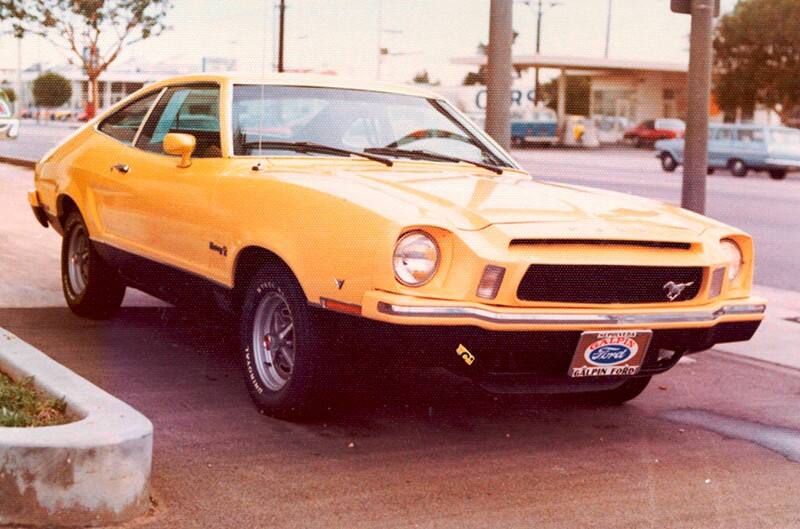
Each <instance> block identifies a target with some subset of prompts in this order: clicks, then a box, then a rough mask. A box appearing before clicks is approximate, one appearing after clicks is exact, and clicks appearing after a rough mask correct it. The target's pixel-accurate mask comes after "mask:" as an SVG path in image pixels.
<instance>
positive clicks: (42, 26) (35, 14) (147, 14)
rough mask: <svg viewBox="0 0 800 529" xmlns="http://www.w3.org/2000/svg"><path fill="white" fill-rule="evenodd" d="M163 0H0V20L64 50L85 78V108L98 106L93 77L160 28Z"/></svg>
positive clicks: (165, 2) (90, 109)
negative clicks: (78, 66)
mask: <svg viewBox="0 0 800 529" xmlns="http://www.w3.org/2000/svg"><path fill="white" fill-rule="evenodd" d="M170 7H172V5H171V4H170V2H169V0H0V20H3V19H8V20H10V21H11V23H12V25H13V28H14V32H15V33H16V34H18V35H20V36H22V35H24V34H25V33H31V34H34V35H39V36H41V37H44V38H45V39H47V40H48V41H50V42H51V43H53V44H55V45H56V46H58V47H60V48H63V49H65V50H67V52H68V53H69V54H70V57H71V58H70V63H71V64H79V65H81V66H82V68H83V71H84V72H85V73H86V77H87V79H88V81H89V101H88V102H87V108H86V110H87V113H88V114H89V115H90V116H91V115H93V114H94V112H95V110H96V109H97V107H98V102H99V95H100V94H99V91H98V82H97V80H98V78H99V77H100V75H101V74H102V73H103V72H105V71H106V69H108V67H109V66H110V65H111V63H113V62H114V60H116V59H117V57H118V56H119V54H120V52H121V51H122V50H123V49H124V48H126V47H127V46H130V45H131V44H133V43H135V42H138V41H140V40H144V39H147V38H150V37H153V36H156V35H159V34H160V33H161V32H162V31H164V30H165V29H166V26H165V25H164V23H163V19H164V16H165V15H166V14H167V11H168V10H169V9H170Z"/></svg>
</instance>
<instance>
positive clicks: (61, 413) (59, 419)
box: [0, 373, 72, 427]
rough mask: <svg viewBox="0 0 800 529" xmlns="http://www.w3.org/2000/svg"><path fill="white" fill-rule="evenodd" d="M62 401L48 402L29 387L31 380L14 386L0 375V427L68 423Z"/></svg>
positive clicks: (31, 383)
mask: <svg viewBox="0 0 800 529" xmlns="http://www.w3.org/2000/svg"><path fill="white" fill-rule="evenodd" d="M71 421H72V418H71V417H70V416H69V415H67V403H66V402H65V401H64V399H51V398H48V397H46V396H44V395H42V394H41V393H39V392H38V391H36V389H35V388H34V387H33V379H32V378H29V379H26V380H23V381H20V382H14V381H13V380H11V379H10V378H9V377H8V376H6V375H5V374H4V373H0V427H2V426H23V427H24V426H54V425H57V424H65V423H68V422H71Z"/></svg>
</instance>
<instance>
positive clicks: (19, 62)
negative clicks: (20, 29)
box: [14, 33, 22, 117]
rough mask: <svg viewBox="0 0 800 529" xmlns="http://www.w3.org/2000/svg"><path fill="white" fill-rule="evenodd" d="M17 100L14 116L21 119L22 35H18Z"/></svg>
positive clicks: (15, 100) (15, 101)
mask: <svg viewBox="0 0 800 529" xmlns="http://www.w3.org/2000/svg"><path fill="white" fill-rule="evenodd" d="M16 81H17V82H16V86H17V88H16V90H17V94H16V98H15V99H14V115H15V116H16V117H19V113H20V109H21V108H22V34H21V33H20V34H17V80H16Z"/></svg>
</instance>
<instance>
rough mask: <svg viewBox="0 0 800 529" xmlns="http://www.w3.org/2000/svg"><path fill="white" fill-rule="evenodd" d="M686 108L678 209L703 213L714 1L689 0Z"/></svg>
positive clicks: (706, 168) (706, 167)
mask: <svg viewBox="0 0 800 529" xmlns="http://www.w3.org/2000/svg"><path fill="white" fill-rule="evenodd" d="M691 2H692V4H691V13H692V26H691V34H690V37H689V41H690V47H689V79H688V83H687V90H688V108H687V119H686V141H685V155H684V158H685V159H684V164H683V191H682V193H681V206H682V207H684V208H686V209H690V210H692V211H695V212H697V213H703V212H704V211H705V207H706V171H707V170H708V107H709V103H710V98H711V57H712V48H711V40H712V27H713V22H714V8H715V6H714V0H691Z"/></svg>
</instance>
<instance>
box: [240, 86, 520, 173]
mask: <svg viewBox="0 0 800 529" xmlns="http://www.w3.org/2000/svg"><path fill="white" fill-rule="evenodd" d="M232 128H233V147H234V154H235V155H238V156H265V155H274V154H280V155H286V156H308V155H309V154H312V153H310V152H308V151H306V152H302V151H300V150H296V149H279V148H276V145H277V144H273V145H265V142H287V143H296V142H305V143H313V144H318V145H325V146H329V147H336V148H339V149H348V150H352V151H358V152H363V151H364V149H374V148H381V147H387V148H399V149H407V150H417V151H428V152H430V153H435V154H439V155H444V156H449V157H454V158H461V159H464V160H469V161H472V162H479V163H487V164H493V165H500V166H513V162H511V160H510V159H508V157H507V156H506V155H505V154H504V153H503V152H502V151H500V150H499V149H497V148H495V147H494V146H493V145H491V144H489V143H488V142H485V141H483V139H481V132H480V131H478V130H477V129H476V128H475V127H474V125H472V124H471V123H469V122H467V121H466V120H463V119H461V118H460V117H459V116H458V115H456V114H455V113H454V112H452V109H451V108H450V107H449V106H448V105H447V103H445V102H443V101H439V100H435V99H426V98H424V97H418V96H410V95H402V94H393V93H384V92H371V91H365V90H348V89H340V88H317V87H302V86H277V85H236V86H234V90H233V106H232Z"/></svg>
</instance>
